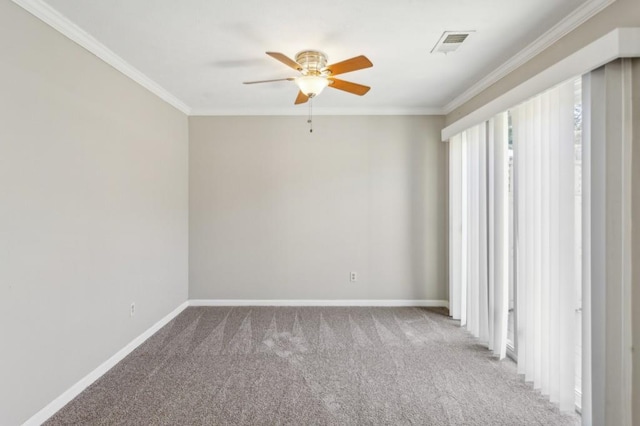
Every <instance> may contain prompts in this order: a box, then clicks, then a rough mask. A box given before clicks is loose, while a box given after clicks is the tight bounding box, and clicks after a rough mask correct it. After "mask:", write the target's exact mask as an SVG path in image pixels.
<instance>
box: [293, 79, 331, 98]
mask: <svg viewBox="0 0 640 426" xmlns="http://www.w3.org/2000/svg"><path fill="white" fill-rule="evenodd" d="M295 82H296V85H297V86H298V88H299V89H300V91H301V92H302V93H304V94H305V95H307V96H308V97H310V98H313V97H315V96H318V95H319V94H320V93H321V92H322V91H323V90H324V88H325V87H327V86H328V85H329V80H327V78H326V77H321V76H319V75H304V76H301V77H296V79H295Z"/></svg>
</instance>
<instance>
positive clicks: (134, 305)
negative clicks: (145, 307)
mask: <svg viewBox="0 0 640 426" xmlns="http://www.w3.org/2000/svg"><path fill="white" fill-rule="evenodd" d="M135 314H136V304H135V303H132V304H131V309H130V310H129V315H130V316H134V315H135Z"/></svg>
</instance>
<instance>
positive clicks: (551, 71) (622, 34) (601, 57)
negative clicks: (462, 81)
mask: <svg viewBox="0 0 640 426" xmlns="http://www.w3.org/2000/svg"><path fill="white" fill-rule="evenodd" d="M619 58H640V27H637V28H616V29H615V30H612V31H610V32H609V33H607V34H605V35H604V36H602V37H600V38H599V39H597V40H594V41H593V42H591V43H589V44H588V45H586V46H585V47H583V48H582V49H580V50H578V51H576V52H574V53H572V54H571V55H569V56H567V57H565V58H564V59H562V60H560V61H558V62H556V63H555V64H553V65H551V66H550V67H548V68H546V69H545V70H543V71H541V72H540V73H538V74H536V75H535V76H533V77H531V78H530V79H528V80H527V81H524V82H522V83H520V84H519V85H518V86H516V87H514V88H513V89H511V90H509V91H507V92H505V93H503V94H502V95H500V96H498V97H497V98H495V99H493V100H491V101H490V102H488V103H486V104H484V105H483V106H481V107H480V108H478V109H476V110H475V111H473V112H471V113H469V114H468V115H465V116H464V117H462V118H461V119H459V120H458V121H455V122H453V123H451V124H450V125H449V126H447V127H445V128H444V129H442V140H443V141H447V140H449V139H450V138H451V137H452V136H454V135H456V134H458V133H460V132H462V131H464V130H466V129H468V128H469V127H471V126H474V125H476V124H478V123H482V122H483V121H486V120H488V119H490V118H491V117H493V116H494V115H496V114H499V113H501V112H503V111H506V110H507V109H509V108H512V107H513V106H515V105H518V104H519V103H521V102H523V101H525V100H527V99H529V98H531V97H532V96H535V95H537V94H539V93H541V92H543V91H545V90H547V89H549V88H551V87H553V86H555V85H557V84H560V83H562V82H563V81H567V80H569V79H571V78H576V76H579V75H582V74H585V73H587V72H590V71H592V70H594V69H596V68H598V67H601V66H602V65H604V64H607V63H609V62H611V61H614V60H616V59H619Z"/></svg>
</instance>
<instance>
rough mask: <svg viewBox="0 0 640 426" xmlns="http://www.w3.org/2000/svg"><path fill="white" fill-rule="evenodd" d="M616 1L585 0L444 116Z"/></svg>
mask: <svg viewBox="0 0 640 426" xmlns="http://www.w3.org/2000/svg"><path fill="white" fill-rule="evenodd" d="M614 1H616V0H587V1H586V2H585V3H583V4H582V5H580V6H578V7H577V8H576V9H575V10H574V11H573V12H571V13H570V14H569V15H567V16H566V17H564V18H563V19H562V20H561V21H560V22H558V23H557V24H556V25H554V26H553V27H551V28H550V29H549V30H548V31H546V32H545V33H544V34H542V35H541V36H540V37H538V38H537V39H536V40H535V41H533V43H531V44H529V45H528V46H527V47H525V48H524V49H522V50H521V51H520V52H518V53H517V54H516V55H514V56H513V57H512V58H511V59H509V60H508V61H506V62H505V63H503V64H502V65H500V66H499V67H498V68H496V69H495V70H493V71H492V72H491V73H489V74H487V75H486V76H485V77H483V78H482V79H480V80H479V81H478V82H477V83H475V84H474V85H472V86H471V87H469V88H468V89H467V90H465V91H464V92H462V93H461V94H460V95H458V96H456V97H455V98H454V99H453V100H452V101H451V102H449V103H448V104H446V105H445V106H444V108H443V111H444V113H445V114H449V113H450V112H451V111H453V110H454V109H456V108H458V107H459V106H461V105H462V104H464V103H465V102H467V101H469V100H471V98H473V97H474V96H476V95H478V94H480V93H481V92H482V91H484V90H485V89H487V88H488V87H489V86H491V85H492V84H494V83H496V82H497V81H499V80H500V79H502V78H504V77H505V76H507V75H508V74H509V73H511V72H512V71H514V70H516V69H517V68H519V67H520V66H522V65H524V64H525V63H526V62H528V61H530V60H531V59H533V58H534V57H535V56H537V55H538V54H540V53H541V52H542V51H544V50H545V49H546V48H548V47H549V46H551V45H552V44H554V43H555V42H557V41H558V40H560V39H561V38H562V37H564V36H565V35H567V34H568V33H570V32H571V31H573V30H574V29H576V28H577V27H579V26H580V25H582V24H583V23H584V22H586V21H587V20H588V19H590V18H591V17H593V16H594V15H596V14H597V13H599V12H600V11H602V10H603V9H604V8H606V7H607V6H609V5H611V4H612V3H613V2H614Z"/></svg>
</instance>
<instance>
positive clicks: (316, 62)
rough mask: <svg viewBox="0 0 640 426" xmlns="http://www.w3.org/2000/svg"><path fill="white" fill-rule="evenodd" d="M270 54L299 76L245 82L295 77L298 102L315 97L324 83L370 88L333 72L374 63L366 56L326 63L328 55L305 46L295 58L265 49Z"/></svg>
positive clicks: (357, 92) (363, 90)
mask: <svg viewBox="0 0 640 426" xmlns="http://www.w3.org/2000/svg"><path fill="white" fill-rule="evenodd" d="M266 53H267V55H269V56H271V57H272V58H274V59H276V60H278V61H280V62H282V63H283V64H285V65H286V66H288V67H290V68H293V69H294V70H296V71H298V72H299V73H300V75H299V76H298V77H289V78H278V79H273V80H261V81H245V82H244V83H243V84H256V83H271V82H274V81H293V82H295V83H296V85H297V86H298V88H299V89H300V91H299V92H298V97H297V98H296V101H295V104H296V105H297V104H303V103H305V102H307V101H308V100H309V99H310V98H314V97H316V96H318V95H319V94H320V92H322V90H324V88H325V87H327V86H328V87H332V88H334V89H338V90H343V91H345V92H349V93H353V94H354V95H358V96H362V95H364V94H365V93H367V92H368V91H369V89H371V88H370V87H368V86H363V85H361V84H356V83H351V82H349V81H345V80H339V79H337V78H335V77H334V76H336V75H339V74H345V73H348V72H351V71H357V70H361V69H364V68H369V67H372V66H373V64H372V63H371V61H370V60H369V59H367V57H366V56H363V55H360V56H356V57H354V58H351V59H347V60H345V61H342V62H338V63H335V64H332V65H327V55H325V54H324V53H322V52H319V51H317V50H304V51H302V52H300V53H298V54H297V55H296V60H295V61H294V60H293V59H291V58H289V57H288V56H286V55H284V54H282V53H279V52H266Z"/></svg>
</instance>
